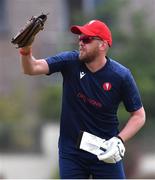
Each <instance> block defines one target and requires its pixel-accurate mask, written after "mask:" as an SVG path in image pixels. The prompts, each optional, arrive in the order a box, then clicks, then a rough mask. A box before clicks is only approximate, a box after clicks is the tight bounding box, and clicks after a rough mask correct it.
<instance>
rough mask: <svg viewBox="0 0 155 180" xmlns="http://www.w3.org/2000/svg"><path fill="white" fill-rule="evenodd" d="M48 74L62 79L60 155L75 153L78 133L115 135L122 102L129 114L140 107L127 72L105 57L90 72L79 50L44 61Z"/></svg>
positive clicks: (136, 93)
mask: <svg viewBox="0 0 155 180" xmlns="http://www.w3.org/2000/svg"><path fill="white" fill-rule="evenodd" d="M46 61H47V63H48V66H49V74H52V73H54V72H61V73H62V76H63V97H62V113H61V124H60V138H59V150H60V152H64V153H66V152H73V153H74V152H75V151H76V143H77V139H78V135H79V132H80V130H82V131H87V132H89V133H92V134H94V135H96V136H99V137H101V138H106V139H108V138H111V137H112V136H115V135H116V134H118V125H119V122H118V119H117V110H118V106H119V104H120V102H121V101H123V103H124V105H125V108H126V110H127V111H129V112H133V111H136V110H138V109H139V108H141V107H142V102H141V98H140V95H139V92H138V88H137V86H136V83H135V81H134V79H133V76H132V75H131V73H130V71H129V69H127V68H126V67H124V66H123V65H121V64H119V63H118V62H116V61H114V60H112V59H110V58H108V57H107V62H106V64H105V66H104V67H103V68H101V69H100V70H98V71H97V72H95V73H92V72H91V71H90V70H89V69H88V68H87V67H86V65H85V63H83V62H81V61H80V60H79V52H78V51H67V52H62V53H60V54H57V55H55V56H52V57H48V58H46Z"/></svg>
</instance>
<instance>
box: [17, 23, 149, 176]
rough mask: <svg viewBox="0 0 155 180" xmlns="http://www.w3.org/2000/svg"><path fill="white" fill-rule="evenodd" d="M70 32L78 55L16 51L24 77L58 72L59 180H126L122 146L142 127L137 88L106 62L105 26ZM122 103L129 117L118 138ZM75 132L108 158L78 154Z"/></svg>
mask: <svg viewBox="0 0 155 180" xmlns="http://www.w3.org/2000/svg"><path fill="white" fill-rule="evenodd" d="M71 32H72V33H74V34H78V35H79V51H71V52H61V53H60V54H57V55H55V56H52V57H48V58H45V59H35V58H34V57H33V56H32V48H31V46H28V47H23V48H21V49H20V54H21V61H22V66H23V70H24V73H25V74H29V75H40V74H48V75H50V74H52V73H54V72H61V74H62V76H63V98H62V112H61V124H60V138H59V165H60V176H61V178H64V179H79V178H82V179H85V178H89V177H90V175H91V177H92V178H95V179H122V178H125V173H124V169H123V165H122V161H121V159H122V156H123V155H124V151H125V149H124V145H123V143H122V142H126V141H127V140H129V139H130V138H131V137H133V136H134V135H135V134H136V133H137V132H138V131H139V130H140V128H141V127H142V126H143V125H144V123H145V111H144V108H143V105H142V102H141V99H140V95H139V92H138V89H137V86H136V83H135V81H134V79H133V76H132V75H131V73H130V71H129V70H128V69H127V68H126V67H124V66H122V65H121V64H119V63H118V62H116V61H114V60H112V59H110V58H109V57H107V53H108V50H109V48H110V47H111V46H112V35H111V32H110V29H109V28H108V27H107V25H106V24H105V23H103V22H101V21H99V20H92V21H90V22H89V23H87V24H85V25H84V26H72V27H71ZM121 101H123V103H124V106H125V108H126V110H127V111H128V112H129V113H130V117H129V119H128V121H127V123H126V125H125V127H124V128H123V129H122V130H121V131H120V132H119V130H118V125H119V122H118V119H117V110H118V106H119V104H120V102H121ZM51 108H52V107H51ZM80 131H84V132H88V133H91V134H93V135H95V136H98V137H100V138H103V139H106V141H105V142H106V143H107V144H108V146H107V147H110V148H109V149H110V153H111V154H110V155H108V158H105V157H104V153H103V156H102V155H101V156H98V157H97V156H95V155H93V154H91V153H89V152H86V151H83V150H81V149H78V148H77V146H76V143H77V139H78V137H79V134H80ZM120 139H121V141H120ZM103 144H104V142H103ZM119 145H120V146H119ZM121 147H122V148H121ZM107 149H108V148H107ZM111 149H112V150H111ZM115 150H116V151H115ZM120 150H123V151H122V152H120ZM114 151H115V152H114ZM115 155H116V156H117V157H118V158H117V157H116V156H115ZM111 160H112V163H111ZM113 162H115V163H113Z"/></svg>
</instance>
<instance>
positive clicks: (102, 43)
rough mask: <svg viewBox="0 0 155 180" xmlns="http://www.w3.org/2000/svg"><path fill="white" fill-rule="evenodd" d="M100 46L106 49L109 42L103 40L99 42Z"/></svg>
mask: <svg viewBox="0 0 155 180" xmlns="http://www.w3.org/2000/svg"><path fill="white" fill-rule="evenodd" d="M99 48H101V49H102V50H105V49H106V48H107V42H105V41H102V42H101V43H100V44H99Z"/></svg>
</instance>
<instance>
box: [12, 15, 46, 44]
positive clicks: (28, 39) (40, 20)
mask: <svg viewBox="0 0 155 180" xmlns="http://www.w3.org/2000/svg"><path fill="white" fill-rule="evenodd" d="M46 20H47V14H41V15H40V16H33V17H32V18H31V19H30V20H28V22H27V23H26V25H25V26H24V27H23V28H22V29H21V30H20V31H19V32H18V33H17V35H15V36H14V37H13V38H12V40H11V43H13V44H16V45H17V48H21V47H25V46H30V45H31V44H32V43H33V41H34V38H35V35H36V34H37V33H38V32H39V31H40V30H43V29H44V24H45V21H46Z"/></svg>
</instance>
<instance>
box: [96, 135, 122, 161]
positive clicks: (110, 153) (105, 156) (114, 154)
mask: <svg viewBox="0 0 155 180" xmlns="http://www.w3.org/2000/svg"><path fill="white" fill-rule="evenodd" d="M103 146H104V147H105V146H107V150H106V151H105V152H103V153H101V154H99V155H98V156H97V157H98V159H99V160H101V161H104V162H106V163H117V162H118V161H120V160H122V158H123V157H124V153H125V147H124V144H123V142H122V141H121V139H120V138H118V137H112V138H111V139H109V140H107V141H105V142H104V143H103ZM101 147H102V146H101Z"/></svg>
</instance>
